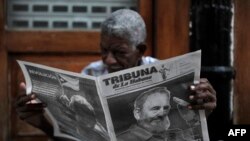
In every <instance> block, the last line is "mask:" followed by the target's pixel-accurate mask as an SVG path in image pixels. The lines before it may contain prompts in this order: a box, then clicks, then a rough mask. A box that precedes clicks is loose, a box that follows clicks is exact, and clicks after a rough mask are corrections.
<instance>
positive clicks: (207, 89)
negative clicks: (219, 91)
mask: <svg viewBox="0 0 250 141" xmlns="http://www.w3.org/2000/svg"><path fill="white" fill-rule="evenodd" d="M190 89H191V91H192V94H191V95H190V96H189V98H190V100H191V101H192V104H191V105H189V106H188V107H189V108H190V109H196V110H199V109H204V110H206V114H210V113H211V112H212V111H213V110H214V109H215V108H216V101H217V99H216V91H215V90H214V88H213V86H212V85H211V84H210V83H209V81H208V80H207V79H206V78H201V79H200V83H198V84H194V85H192V86H191V88H190Z"/></svg>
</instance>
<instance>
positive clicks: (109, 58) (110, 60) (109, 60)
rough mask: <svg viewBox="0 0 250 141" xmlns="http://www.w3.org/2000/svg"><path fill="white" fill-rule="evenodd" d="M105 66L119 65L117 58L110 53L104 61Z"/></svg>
mask: <svg viewBox="0 0 250 141" xmlns="http://www.w3.org/2000/svg"><path fill="white" fill-rule="evenodd" d="M104 61H105V64H107V65H112V64H115V63H117V61H116V58H115V56H114V55H113V53H112V52H108V54H107V56H106V57H105V59H104Z"/></svg>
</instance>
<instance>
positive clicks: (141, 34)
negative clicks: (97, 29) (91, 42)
mask: <svg viewBox="0 0 250 141" xmlns="http://www.w3.org/2000/svg"><path fill="white" fill-rule="evenodd" d="M101 36H114V37H118V38H122V39H126V40H127V41H128V42H129V43H130V44H131V45H133V46H137V45H139V44H141V43H143V42H145V40H146V26H145V23H144V21H143V19H142V17H141V16H140V15H139V14H138V13H137V12H135V11H133V10H129V9H120V10H117V11H115V12H113V13H112V14H111V15H110V16H109V17H107V19H106V20H105V21H104V22H103V23H102V26H101Z"/></svg>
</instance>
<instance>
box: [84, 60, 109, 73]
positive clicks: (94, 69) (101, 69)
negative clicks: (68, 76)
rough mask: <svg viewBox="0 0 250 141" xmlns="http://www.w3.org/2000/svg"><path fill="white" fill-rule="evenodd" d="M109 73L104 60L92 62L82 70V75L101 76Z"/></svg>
mask: <svg viewBox="0 0 250 141" xmlns="http://www.w3.org/2000/svg"><path fill="white" fill-rule="evenodd" d="M105 73H107V69H106V67H105V65H104V64H103V61H102V60H98V61H94V62H91V63H90V64H89V65H88V66H86V67H85V68H84V69H83V70H82V74H87V75H92V76H100V75H103V74H105Z"/></svg>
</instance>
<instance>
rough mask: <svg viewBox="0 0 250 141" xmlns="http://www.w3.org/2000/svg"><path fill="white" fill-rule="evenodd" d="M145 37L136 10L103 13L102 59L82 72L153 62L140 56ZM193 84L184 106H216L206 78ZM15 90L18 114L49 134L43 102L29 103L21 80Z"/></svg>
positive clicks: (214, 94)
mask: <svg viewBox="0 0 250 141" xmlns="http://www.w3.org/2000/svg"><path fill="white" fill-rule="evenodd" d="M145 39H146V27H145V23H144V21H143V19H142V17H141V16H140V15H139V14H138V13H137V12H135V11H132V10H128V9H122V10H118V11H115V12H114V13H112V14H111V15H110V16H109V17H107V19H106V20H105V21H104V22H103V24H102V27H101V41H100V48H101V56H102V60H101V61H97V62H93V63H91V64H90V65H89V66H87V67H86V68H85V69H83V71H82V73H83V74H88V75H93V76H100V75H103V74H107V73H112V72H116V71H119V70H123V69H128V68H132V67H135V66H139V65H144V64H150V63H153V62H155V61H156V59H154V58H151V57H143V54H144V52H145V50H146V44H145ZM194 86H195V87H194V88H193V89H192V90H193V95H191V96H190V99H191V100H193V101H194V102H193V104H192V105H189V106H188V107H189V108H190V109H205V110H206V111H208V112H210V111H212V110H213V109H214V108H215V107H216V92H215V90H214V89H213V87H212V86H211V85H210V83H209V82H208V80H207V79H201V80H200V83H199V84H196V85H194ZM19 92H20V96H19V97H18V99H17V101H16V109H17V112H18V115H19V117H20V118H21V119H23V120H25V121H27V122H28V123H30V124H31V125H33V126H35V127H37V128H39V129H41V130H43V131H44V132H45V133H46V134H48V135H49V136H50V137H53V130H52V129H53V127H52V126H51V125H50V124H49V123H48V122H47V121H46V119H45V118H44V116H43V114H42V113H43V108H44V107H45V105H44V104H32V103H29V101H30V100H32V99H34V98H35V95H34V94H33V95H28V96H26V95H25V84H24V83H21V84H20V90H19ZM196 101H202V102H196Z"/></svg>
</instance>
